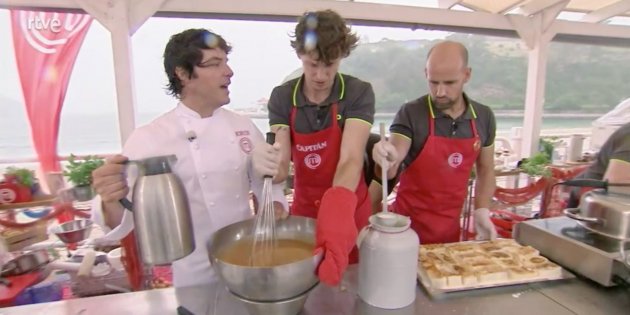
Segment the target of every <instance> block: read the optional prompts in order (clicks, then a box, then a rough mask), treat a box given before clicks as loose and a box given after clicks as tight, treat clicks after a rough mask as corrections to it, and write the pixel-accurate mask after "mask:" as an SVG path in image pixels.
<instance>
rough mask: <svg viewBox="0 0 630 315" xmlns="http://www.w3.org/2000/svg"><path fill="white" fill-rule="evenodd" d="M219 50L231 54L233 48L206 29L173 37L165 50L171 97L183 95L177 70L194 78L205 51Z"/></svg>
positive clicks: (168, 86) (187, 31)
mask: <svg viewBox="0 0 630 315" xmlns="http://www.w3.org/2000/svg"><path fill="white" fill-rule="evenodd" d="M212 48H219V49H221V50H223V51H224V52H225V53H226V54H229V53H230V51H231V50H232V47H231V46H230V45H228V44H227V42H226V41H225V39H223V37H221V36H220V35H218V34H215V33H213V32H210V31H208V30H206V29H201V28H198V29H188V30H185V31H183V32H181V33H178V34H175V35H173V36H171V39H170V40H169V41H168V43H167V44H166V48H164V71H165V72H166V76H167V77H168V85H167V87H166V89H167V90H168V94H169V95H173V96H175V97H178V98H179V96H180V95H181V93H182V82H181V80H180V79H179V77H178V76H177V73H176V72H175V69H177V68H178V67H179V68H182V69H183V70H185V71H186V72H188V78H192V77H194V73H193V70H194V68H195V66H196V65H199V63H200V62H201V61H202V60H201V59H202V58H203V52H202V50H203V49H212Z"/></svg>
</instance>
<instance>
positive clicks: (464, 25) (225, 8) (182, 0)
mask: <svg viewBox="0 0 630 315" xmlns="http://www.w3.org/2000/svg"><path fill="white" fill-rule="evenodd" d="M562 1H566V0H553V1H542V2H544V3H545V4H546V5H545V8H547V7H549V6H552V5H555V4H558V3H559V2H562ZM535 3H537V2H536V1H535ZM539 6H540V5H538V7H539ZM0 8H31V9H37V10H41V9H49V10H50V9H56V10H59V9H62V10H64V9H65V10H73V11H76V10H81V7H80V6H79V5H78V4H77V3H76V2H75V1H74V0H0ZM317 9H333V10H336V11H337V12H339V13H340V14H341V15H342V16H343V17H345V18H346V19H348V20H351V21H352V22H353V24H354V25H372V26H391V27H405V28H410V29H428V30H442V31H452V32H465V33H472V34H484V35H494V36H505V37H513V38H515V37H518V35H517V34H516V29H515V28H514V27H513V24H512V23H510V21H509V18H508V17H507V16H504V15H499V14H492V13H485V12H465V11H454V10H444V9H437V8H424V7H413V6H402V5H389V4H387V5H385V4H377V3H366V2H350V1H329V0H266V1H257V0H240V1H223V0H206V1H196V0H166V2H165V3H164V5H163V6H162V7H161V8H160V9H159V10H158V11H157V12H156V14H155V16H170V17H198V18H223V19H227V18H229V19H244V20H260V21H286V22H295V18H296V16H300V15H302V14H303V13H304V12H305V11H308V10H317ZM529 10H534V11H535V10H537V11H540V10H538V9H535V8H534V7H533V5H532V6H531V7H530V9H529ZM384 17H387V18H386V19H385V18H384ZM552 27H553V31H554V32H556V33H557V35H558V36H557V37H556V38H557V39H563V38H570V39H571V42H579V43H584V44H590V43H593V42H598V43H599V44H602V45H615V46H630V27H628V26H624V25H604V24H588V26H586V25H584V22H574V21H563V20H557V21H555V22H554V23H553V26H552Z"/></svg>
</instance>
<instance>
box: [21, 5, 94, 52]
mask: <svg viewBox="0 0 630 315" xmlns="http://www.w3.org/2000/svg"><path fill="white" fill-rule="evenodd" d="M19 22H20V29H21V31H22V35H23V36H24V38H25V39H26V41H27V42H28V43H29V44H30V45H31V46H32V47H33V48H34V49H36V50H37V51H39V52H41V53H44V54H54V53H56V52H57V47H56V46H63V45H64V44H65V43H66V42H68V39H70V38H71V37H72V36H74V35H75V34H76V33H77V32H78V31H80V30H81V29H82V28H84V27H85V26H86V25H87V24H88V23H89V22H90V16H89V15H84V14H72V13H57V12H33V11H20V18H19Z"/></svg>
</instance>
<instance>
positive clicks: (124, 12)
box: [0, 0, 630, 157]
mask: <svg viewBox="0 0 630 315" xmlns="http://www.w3.org/2000/svg"><path fill="white" fill-rule="evenodd" d="M428 2H429V1H420V0H418V1H414V0H362V1H361V0H349V1H345V0H341V1H335V0H232V1H226V0H108V1H100V0H99V1H95V0H0V8H9V9H11V8H14V9H33V10H58V11H72V12H77V11H78V12H81V11H83V12H87V13H88V14H90V15H92V16H93V17H94V18H95V19H96V20H98V21H99V22H100V23H101V24H103V26H105V27H106V28H107V29H108V30H109V31H110V32H111V35H112V48H113V51H114V54H113V56H114V67H115V69H114V72H115V77H116V90H117V96H118V117H119V121H120V129H121V130H120V131H121V132H120V134H121V141H122V142H124V141H125V140H126V138H127V137H128V136H129V134H130V133H131V131H132V130H133V129H134V127H135V119H134V116H135V110H134V109H135V91H134V87H133V84H131V82H133V77H132V76H133V74H132V73H131V72H130V69H132V68H133V67H132V65H133V60H132V59H131V53H130V51H131V48H132V47H131V40H130V38H131V36H132V35H133V33H134V32H135V31H136V30H137V29H138V28H139V27H140V26H141V25H142V24H143V23H144V22H145V21H146V20H147V19H148V18H150V17H151V16H174V17H208V18H224V19H247V20H261V21H295V17H296V16H299V15H301V14H303V13H304V12H305V11H308V10H318V9H333V10H335V11H337V12H339V13H340V14H341V15H342V16H343V17H344V18H346V19H349V20H351V21H352V22H353V23H354V24H355V25H375V26H395V27H404V28H411V29H418V28H420V29H432V30H443V31H453V32H464V33H472V34H485V35H494V36H507V37H518V38H520V39H521V40H522V41H523V42H524V43H525V46H526V47H527V49H528V52H529V55H528V56H529V62H528V68H527V91H526V95H525V117H524V120H523V140H522V150H521V151H520V152H521V155H522V157H527V156H529V155H531V154H532V153H534V152H536V151H537V149H538V138H539V135H540V129H541V124H542V113H543V107H544V99H545V98H544V95H545V83H546V82H545V79H546V67H547V55H548V49H549V43H550V41H551V40H554V41H565V42H578V43H587V44H602V45H615V46H622V47H630V26H628V25H622V24H623V23H621V24H620V23H614V20H615V19H626V20H627V19H628V17H629V16H630V0H435V1H434V2H433V3H434V5H433V7H427V3H428ZM436 4H437V5H436ZM565 12H566V13H570V14H578V15H581V18H578V19H576V20H575V21H569V20H566V19H562V18H559V16H560V15H561V14H562V13H565Z"/></svg>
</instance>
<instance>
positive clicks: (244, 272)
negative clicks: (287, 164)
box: [207, 216, 322, 301]
mask: <svg viewBox="0 0 630 315" xmlns="http://www.w3.org/2000/svg"><path fill="white" fill-rule="evenodd" d="M253 227H254V220H253V219H250V220H246V221H241V222H237V223H234V224H231V225H228V226H226V227H224V228H222V229H220V230H219V231H217V232H216V233H214V235H213V237H212V239H211V240H210V241H209V242H208V244H207V249H208V256H209V259H210V262H211V263H212V265H213V266H214V270H215V271H216V272H217V273H218V274H219V276H220V277H221V279H222V280H223V281H224V282H225V284H226V286H227V287H228V289H229V290H230V291H231V292H232V293H234V294H236V295H238V296H240V297H242V298H245V299H247V300H253V301H279V300H285V299H290V298H293V297H296V296H298V295H300V294H302V293H305V292H307V291H308V290H310V289H311V288H313V286H314V285H315V284H317V282H318V281H319V279H318V278H317V275H316V274H315V269H316V268H317V266H318V265H319V262H320V261H321V259H322V253H321V252H319V253H318V254H317V255H315V254H314V255H313V256H311V257H309V258H306V259H303V260H300V261H296V262H293V263H290V264H284V265H278V266H272V267H248V266H241V265H235V264H230V263H227V262H225V261H222V260H221V259H220V258H218V257H217V254H218V253H221V251H222V249H224V248H225V247H226V246H229V245H230V244H233V243H234V242H235V241H237V240H240V239H245V238H251V237H252V235H253ZM276 235H277V238H278V239H299V240H304V241H309V242H313V243H315V220H314V219H310V218H306V217H299V216H290V217H288V218H286V219H283V220H278V221H276Z"/></svg>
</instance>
